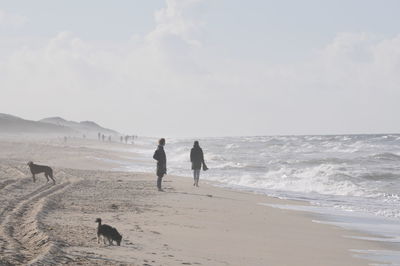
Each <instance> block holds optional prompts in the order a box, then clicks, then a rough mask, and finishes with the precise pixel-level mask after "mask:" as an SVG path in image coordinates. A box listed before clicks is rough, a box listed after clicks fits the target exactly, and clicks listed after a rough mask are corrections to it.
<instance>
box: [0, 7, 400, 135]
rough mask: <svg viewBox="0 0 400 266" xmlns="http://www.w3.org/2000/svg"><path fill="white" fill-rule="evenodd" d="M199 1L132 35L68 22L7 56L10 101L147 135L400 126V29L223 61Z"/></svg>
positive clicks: (1, 63) (2, 73) (4, 78)
mask: <svg viewBox="0 0 400 266" xmlns="http://www.w3.org/2000/svg"><path fill="white" fill-rule="evenodd" d="M199 3H201V1H199V0H193V1H187V0H180V1H179V0H168V1H167V6H166V7H165V8H163V9H161V10H160V11H158V12H157V13H156V14H155V20H156V27H155V29H154V30H153V31H151V32H149V33H148V34H147V35H146V36H144V37H140V36H135V38H134V39H133V40H132V41H130V42H128V43H114V44H112V47H110V46H109V45H107V46H106V45H104V44H101V43H94V42H89V41H84V40H82V39H81V38H79V36H76V35H74V34H73V33H68V32H61V33H59V34H58V35H57V36H55V37H53V38H51V39H49V40H46V41H44V42H43V43H42V44H41V45H30V44H29V43H26V44H25V45H21V46H18V47H15V49H14V50H13V52H12V53H8V52H7V53H6V54H0V83H1V84H2V86H1V87H2V88H1V90H2V95H7V97H2V98H1V100H0V103H1V106H2V107H3V108H5V109H6V110H15V113H16V114H23V113H26V114H30V113H35V114H36V115H35V116H39V117H42V116H46V115H63V116H66V118H68V119H77V120H79V119H86V118H90V119H95V120H97V121H100V122H102V123H104V124H106V125H107V126H110V127H114V128H117V129H121V130H124V131H133V132H138V133H140V134H147V135H155V134H169V135H196V134H198V135H238V134H239V135H244V134H277V133H281V134H292V133H336V132H339V133H342V132H343V133H346V132H347V133H349V132H356V131H357V132H360V131H363V132H373V131H375V130H376V131H395V130H398V131H400V126H396V125H399V124H400V123H392V122H393V121H392V120H391V118H390V117H393V113H398V112H399V111H400V107H398V104H397V103H396V101H397V99H398V98H399V96H400V92H399V88H398V84H400V35H399V36H395V37H391V38H387V37H386V38H384V37H381V36H376V35H373V34H368V33H341V34H338V35H337V37H336V38H335V39H334V40H333V41H332V42H331V43H329V44H327V45H326V46H325V47H323V48H322V49H320V50H319V51H318V52H316V53H315V55H314V56H313V57H312V58H309V59H308V60H307V61H305V62H301V63H296V64H284V65H272V64H268V63H266V62H250V63H249V62H242V61H238V60H236V59H235V58H234V57H232V58H225V59H224V61H223V60H220V59H218V60H217V59H216V58H211V57H207V53H206V51H207V47H204V45H202V41H201V38H199V37H198V36H199V35H198V32H199V31H201V27H202V23H201V21H199V20H197V19H194V18H193V16H194V15H193V14H196V7H197V5H198V4H199ZM188 12H190V15H188ZM227 45H229V44H227ZM39 99H40V100H39ZM43 99H45V100H44V101H45V102H43ZM34 100H39V101H38V102H36V101H34ZM33 110H34V111H33ZM39 117H38V118H39ZM388 117H389V118H388Z"/></svg>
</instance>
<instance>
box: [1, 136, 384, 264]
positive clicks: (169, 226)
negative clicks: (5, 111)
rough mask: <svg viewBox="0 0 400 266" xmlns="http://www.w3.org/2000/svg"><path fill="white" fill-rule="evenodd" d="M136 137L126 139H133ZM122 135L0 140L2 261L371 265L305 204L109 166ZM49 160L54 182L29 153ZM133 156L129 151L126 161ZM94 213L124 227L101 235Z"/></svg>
mask: <svg viewBox="0 0 400 266" xmlns="http://www.w3.org/2000/svg"><path fill="white" fill-rule="evenodd" d="M130 147H132V146H130ZM126 149H127V146H126V145H122V144H110V143H99V142H97V141H91V140H79V141H78V140H72V141H70V142H69V143H67V144H64V143H62V142H61V141H59V140H48V141H38V140H35V141H29V140H24V141H22V142H21V141H17V140H4V139H3V140H0V214H1V215H0V265H29V264H32V265H59V264H67V265H143V266H144V265H306V266H312V265H316V266H317V265H318V266H320V265H368V264H369V263H371V261H367V260H365V259H360V258H356V257H355V256H354V254H353V253H351V252H350V251H349V250H350V249H360V250H366V249H374V250H377V249H382V248H384V247H382V246H380V245H381V244H379V243H376V242H370V241H361V240H355V239H351V238H348V237H344V236H345V235H346V236H348V235H356V233H355V232H349V231H345V230H343V229H340V228H338V227H335V226H330V225H323V224H318V223H314V222H312V219H313V217H312V216H310V214H307V213H303V212H297V211H289V210H281V209H274V208H271V207H266V206H262V205H260V204H259V203H279V204H302V203H299V202H290V201H283V200H279V199H275V198H268V197H265V196H262V195H256V194H251V193H244V192H237V191H232V190H228V189H222V188H217V187H214V186H211V185H209V184H204V182H203V183H200V185H201V187H200V188H194V187H193V186H192V182H191V179H190V178H182V177H174V176H166V177H165V178H164V182H163V186H164V187H165V192H158V191H156V189H155V177H154V176H153V175H152V174H145V173H126V172H116V171H110V170H111V169H113V168H114V167H117V166H118V165H116V164H114V163H112V162H109V163H103V162H101V161H99V160H98V159H96V158H109V159H115V160H118V158H120V157H124V156H126ZM29 160H33V161H35V162H40V163H43V164H48V165H51V166H52V167H53V168H54V171H55V177H56V181H57V184H56V185H52V184H50V183H49V184H47V183H46V181H45V178H44V176H42V175H39V176H38V177H37V181H36V183H33V182H32V179H31V177H30V173H29V170H28V167H27V165H26V162H27V161H29ZM132 163H134V160H133V161H132ZM97 217H100V218H102V219H103V222H104V223H107V224H110V225H112V226H115V227H116V228H117V229H118V230H119V231H120V233H122V235H123V241H122V245H121V246H109V245H104V244H102V243H101V244H98V243H97V240H96V223H95V222H94V221H95V219H96V218H97Z"/></svg>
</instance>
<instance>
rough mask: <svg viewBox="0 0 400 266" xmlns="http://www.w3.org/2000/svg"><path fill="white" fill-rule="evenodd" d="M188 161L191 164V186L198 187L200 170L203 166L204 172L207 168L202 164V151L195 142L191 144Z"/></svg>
mask: <svg viewBox="0 0 400 266" xmlns="http://www.w3.org/2000/svg"><path fill="white" fill-rule="evenodd" d="M190 161H191V162H192V170H193V177H194V184H193V186H196V187H198V186H199V178H200V170H201V166H202V165H203V170H204V171H206V170H207V169H208V168H207V166H206V164H205V162H204V155H203V150H202V149H201V148H200V145H199V142H198V141H197V140H196V141H195V142H194V144H193V148H192V149H191V151H190Z"/></svg>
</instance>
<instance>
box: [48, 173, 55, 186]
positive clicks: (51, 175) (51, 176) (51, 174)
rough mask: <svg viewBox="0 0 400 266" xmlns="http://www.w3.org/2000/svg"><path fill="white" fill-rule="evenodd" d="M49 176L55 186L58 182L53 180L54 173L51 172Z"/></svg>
mask: <svg viewBox="0 0 400 266" xmlns="http://www.w3.org/2000/svg"><path fill="white" fill-rule="evenodd" d="M49 176H50V178H51V180H53V184H55V183H56V180H54V178H53V172H50V174H49Z"/></svg>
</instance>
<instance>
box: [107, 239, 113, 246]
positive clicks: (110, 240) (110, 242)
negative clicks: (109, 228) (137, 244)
mask: <svg viewBox="0 0 400 266" xmlns="http://www.w3.org/2000/svg"><path fill="white" fill-rule="evenodd" d="M108 244H109V245H110V246H113V241H112V239H111V238H109V239H108Z"/></svg>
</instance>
